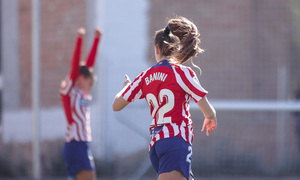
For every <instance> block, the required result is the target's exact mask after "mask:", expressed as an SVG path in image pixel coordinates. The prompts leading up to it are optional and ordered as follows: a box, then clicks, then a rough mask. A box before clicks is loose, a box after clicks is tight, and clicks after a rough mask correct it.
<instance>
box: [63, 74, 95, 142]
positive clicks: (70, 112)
mask: <svg viewBox="0 0 300 180" xmlns="http://www.w3.org/2000/svg"><path fill="white" fill-rule="evenodd" d="M65 82H66V84H65V86H64V87H62V88H61V89H60V96H61V101H62V104H63V107H64V110H65V113H66V116H67V120H68V127H67V134H66V142H70V141H72V140H75V141H87V142H91V141H92V134H91V125H90V106H89V105H90V102H91V100H92V96H91V95H89V94H85V93H84V91H83V90H82V89H80V88H79V87H78V86H77V85H73V83H74V82H73V81H72V80H71V79H69V78H68V77H67V79H66V80H65Z"/></svg>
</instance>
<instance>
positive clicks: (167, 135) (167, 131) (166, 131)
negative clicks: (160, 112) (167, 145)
mask: <svg viewBox="0 0 300 180" xmlns="http://www.w3.org/2000/svg"><path fill="white" fill-rule="evenodd" d="M162 131H163V132H164V138H168V137H170V132H169V129H168V128H167V126H164V127H163V129H162Z"/></svg>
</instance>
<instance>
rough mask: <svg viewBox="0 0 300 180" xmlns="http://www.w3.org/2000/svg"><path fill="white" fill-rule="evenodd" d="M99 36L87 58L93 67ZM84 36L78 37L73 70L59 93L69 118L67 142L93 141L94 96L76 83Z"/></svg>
mask: <svg viewBox="0 0 300 180" xmlns="http://www.w3.org/2000/svg"><path fill="white" fill-rule="evenodd" d="M98 43H99V38H98V37H95V38H94V43H93V46H92V48H91V50H90V53H89V55H88V57H87V60H86V66H87V67H93V65H94V63H95V58H96V53H97V46H98ZM81 45H82V38H81V37H78V38H77V41H76V46H75V50H74V54H73V59H72V64H71V71H70V73H69V74H68V76H67V77H66V79H65V80H64V81H63V83H62V85H61V88H60V90H59V94H60V97H61V102H62V105H63V108H64V111H65V115H66V119H67V123H68V125H67V134H66V138H65V139H66V142H70V141H72V140H75V141H87V142H90V141H92V134H91V125H90V102H91V100H92V96H91V95H90V94H86V93H85V92H84V91H83V90H82V89H81V88H79V87H78V86H77V84H76V80H77V78H78V76H79V70H80V55H81Z"/></svg>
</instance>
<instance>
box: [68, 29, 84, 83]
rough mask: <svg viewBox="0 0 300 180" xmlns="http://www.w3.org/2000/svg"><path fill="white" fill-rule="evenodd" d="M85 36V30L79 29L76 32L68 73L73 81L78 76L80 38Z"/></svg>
mask: <svg viewBox="0 0 300 180" xmlns="http://www.w3.org/2000/svg"><path fill="white" fill-rule="evenodd" d="M84 35H85V29H84V28H79V29H78V31H77V40H76V45H75V49H74V53H73V58H72V63H71V72H70V79H72V80H75V79H77V77H78V75H79V68H80V65H79V62H80V56H81V47H82V38H83V36H84Z"/></svg>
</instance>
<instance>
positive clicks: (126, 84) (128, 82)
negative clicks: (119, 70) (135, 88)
mask: <svg viewBox="0 0 300 180" xmlns="http://www.w3.org/2000/svg"><path fill="white" fill-rule="evenodd" d="M129 84H131V81H130V79H129V77H128V75H127V74H125V82H124V84H123V87H125V86H128V85H129Z"/></svg>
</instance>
